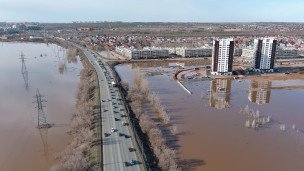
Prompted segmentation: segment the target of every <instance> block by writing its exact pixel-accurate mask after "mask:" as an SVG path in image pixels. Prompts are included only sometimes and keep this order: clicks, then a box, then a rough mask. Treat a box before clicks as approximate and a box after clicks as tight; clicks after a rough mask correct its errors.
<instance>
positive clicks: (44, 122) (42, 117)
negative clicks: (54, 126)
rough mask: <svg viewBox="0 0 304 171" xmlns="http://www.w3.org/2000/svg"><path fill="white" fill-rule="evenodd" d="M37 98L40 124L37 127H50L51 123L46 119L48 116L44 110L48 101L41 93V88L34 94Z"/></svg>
mask: <svg viewBox="0 0 304 171" xmlns="http://www.w3.org/2000/svg"><path fill="white" fill-rule="evenodd" d="M34 97H35V98H36V103H37V106H36V108H37V110H38V125H37V128H39V129H41V128H50V127H51V124H49V123H48V122H47V120H46V116H45V114H44V111H43V107H45V106H43V103H44V102H46V100H45V99H43V97H44V96H43V95H41V94H40V92H39V89H38V88H37V91H36V96H34Z"/></svg>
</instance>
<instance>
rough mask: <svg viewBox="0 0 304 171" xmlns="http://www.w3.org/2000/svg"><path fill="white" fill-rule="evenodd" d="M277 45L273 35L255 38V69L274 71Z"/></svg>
mask: <svg viewBox="0 0 304 171" xmlns="http://www.w3.org/2000/svg"><path fill="white" fill-rule="evenodd" d="M276 47H277V40H275V39H274V38H272V37H271V38H261V39H255V40H254V56H253V68H254V69H255V71H265V72H272V71H273V68H274V59H275V55H276Z"/></svg>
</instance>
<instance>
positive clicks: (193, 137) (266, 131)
mask: <svg viewBox="0 0 304 171" xmlns="http://www.w3.org/2000/svg"><path fill="white" fill-rule="evenodd" d="M137 66H138V65H137ZM116 70H117V71H118V73H119V75H120V76H121V78H122V80H127V81H128V82H129V83H130V85H131V86H132V82H133V76H132V75H133V74H134V68H133V67H132V66H131V65H127V64H124V65H118V66H116ZM140 70H141V71H143V72H149V73H150V74H149V75H150V76H148V81H149V88H150V90H151V91H153V92H155V93H157V94H158V95H159V96H160V99H161V102H162V104H163V105H164V106H165V107H166V108H167V109H168V111H169V113H170V115H171V123H172V124H173V125H175V126H177V130H178V132H179V135H178V140H177V144H178V146H177V150H178V152H179V157H180V159H181V161H182V163H183V165H186V166H187V169H186V170H204V171H222V170H223V171H256V170H259V171H287V170H288V171H303V170H304V162H303V159H304V132H303V129H304V110H303V109H304V106H303V104H304V102H303V101H304V90H303V89H286V90H284V89H282V87H284V86H291V87H292V86H303V85H304V81H299V80H297V81H296V80H290V81H272V82H268V81H250V80H243V81H240V82H239V81H234V80H212V81H211V80H205V81H202V80H200V81H198V80H192V81H187V82H184V83H183V85H184V86H185V87H186V88H187V89H188V90H190V91H191V92H192V93H193V94H192V95H190V94H188V93H187V92H186V91H185V90H184V89H182V88H181V87H180V86H179V85H178V84H177V83H176V81H175V80H173V78H172V73H173V71H174V69H170V68H164V67H155V66H154V67H153V68H150V67H147V65H145V67H142V68H140ZM151 72H153V73H157V74H151ZM160 72H161V73H163V74H159V73H160ZM277 87H279V88H277ZM247 105H248V108H250V109H253V110H255V111H256V110H259V115H260V117H264V118H267V117H268V116H270V117H271V119H270V120H271V121H270V123H268V124H265V125H262V126H260V127H259V128H247V127H246V126H245V124H246V121H247V120H250V119H252V117H249V116H247V115H246V114H244V113H240V110H241V109H244V108H246V106H247ZM265 120H266V119H265ZM251 121H252V120H250V125H251V124H252V123H251Z"/></svg>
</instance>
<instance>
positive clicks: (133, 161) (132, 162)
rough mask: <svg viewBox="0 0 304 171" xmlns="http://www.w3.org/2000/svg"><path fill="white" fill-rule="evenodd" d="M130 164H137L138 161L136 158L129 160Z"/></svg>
mask: <svg viewBox="0 0 304 171" xmlns="http://www.w3.org/2000/svg"><path fill="white" fill-rule="evenodd" d="M130 163H131V164H132V165H136V164H139V162H138V161H136V160H131V162H130Z"/></svg>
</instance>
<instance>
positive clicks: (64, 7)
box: [0, 0, 304, 22]
mask: <svg viewBox="0 0 304 171" xmlns="http://www.w3.org/2000/svg"><path fill="white" fill-rule="evenodd" d="M1 21H6V22H23V21H35V22H72V21H130V22H134V21H143V22H154V21H160V22H168V21H169V22H257V21H263V22H304V0H107V1H105V0H0V22H1Z"/></svg>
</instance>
